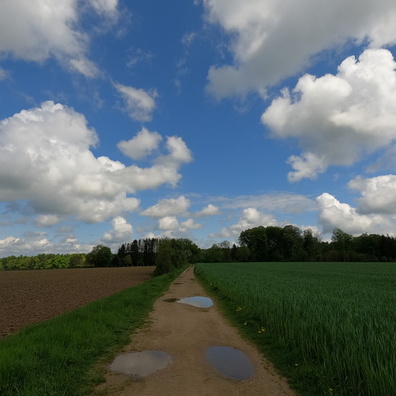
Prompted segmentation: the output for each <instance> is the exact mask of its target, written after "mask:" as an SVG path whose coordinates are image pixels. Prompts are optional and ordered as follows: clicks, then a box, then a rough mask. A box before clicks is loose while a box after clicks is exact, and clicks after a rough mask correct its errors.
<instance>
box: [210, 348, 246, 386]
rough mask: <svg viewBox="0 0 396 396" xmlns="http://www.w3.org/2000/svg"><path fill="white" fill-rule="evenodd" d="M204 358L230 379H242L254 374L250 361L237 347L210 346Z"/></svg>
mask: <svg viewBox="0 0 396 396" xmlns="http://www.w3.org/2000/svg"><path fill="white" fill-rule="evenodd" d="M206 359H207V360H208V362H209V363H210V364H211V365H212V366H213V367H214V368H215V369H216V370H217V371H219V372H220V373H221V374H222V375H224V376H225V377H228V378H230V379H234V380H239V381H242V380H246V379H248V378H250V377H252V376H253V374H254V368H253V365H252V363H251V362H250V360H249V359H248V357H247V356H246V355H245V354H244V353H243V352H242V351H240V350H239V349H235V348H231V347H225V346H212V347H209V348H208V349H207V351H206Z"/></svg>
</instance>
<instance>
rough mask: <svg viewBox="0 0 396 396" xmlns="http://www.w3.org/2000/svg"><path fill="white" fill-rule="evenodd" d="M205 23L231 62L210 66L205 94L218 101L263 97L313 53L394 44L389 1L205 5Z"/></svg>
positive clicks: (208, 0)
mask: <svg viewBox="0 0 396 396" xmlns="http://www.w3.org/2000/svg"><path fill="white" fill-rule="evenodd" d="M204 6H205V8H206V13H207V20H208V21H209V22H211V23H213V24H218V25H219V26H220V27H221V28H222V29H224V31H225V32H226V33H227V34H229V36H230V40H231V42H230V45H229V50H230V52H231V54H232V56H233V62H232V64H229V65H223V66H220V67H218V66H212V67H211V68H210V70H209V74H208V79H209V86H208V89H209V91H210V92H211V93H212V94H213V95H215V96H216V97H218V98H223V97H226V96H231V95H242V94H245V93H246V92H248V91H258V92H262V91H263V90H264V89H265V88H266V87H268V86H270V85H274V84H276V83H278V82H280V81H281V80H282V79H284V78H285V77H288V76H292V75H295V74H296V73H298V72H299V71H301V70H302V69H303V67H305V66H307V65H308V64H309V62H310V60H311V59H312V57H313V56H314V55H315V54H318V53H320V52H321V51H323V50H325V49H328V48H335V47H337V46H341V45H343V44H345V43H346V42H348V41H351V40H352V41H353V42H355V43H357V44H360V43H362V42H363V41H365V40H366V41H367V42H368V43H369V45H370V46H371V47H376V48H378V47H382V46H385V45H391V44H395V43H396V3H395V2H394V1H393V0H369V1H365V2H364V3H362V1H361V0H349V1H344V0H333V1H327V2H320V1H319V2H318V1H317V0H300V1H295V0H283V1H277V0H204Z"/></svg>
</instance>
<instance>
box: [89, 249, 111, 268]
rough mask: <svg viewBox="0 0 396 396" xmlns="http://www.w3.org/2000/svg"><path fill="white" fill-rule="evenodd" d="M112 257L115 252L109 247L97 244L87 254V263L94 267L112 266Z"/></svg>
mask: <svg viewBox="0 0 396 396" xmlns="http://www.w3.org/2000/svg"><path fill="white" fill-rule="evenodd" d="M112 258H113V253H112V252H111V250H110V248H109V247H107V246H103V245H97V246H95V247H94V248H93V249H92V251H91V252H90V253H88V254H87V263H88V264H89V265H91V266H93V267H107V266H110V264H111V261H112Z"/></svg>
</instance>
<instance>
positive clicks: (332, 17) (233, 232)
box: [0, 0, 396, 257]
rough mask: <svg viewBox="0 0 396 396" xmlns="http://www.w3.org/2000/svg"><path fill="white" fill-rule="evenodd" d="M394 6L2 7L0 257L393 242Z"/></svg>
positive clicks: (157, 0)
mask: <svg viewBox="0 0 396 396" xmlns="http://www.w3.org/2000/svg"><path fill="white" fill-rule="evenodd" d="M395 56H396V2H395V1H394V0H364V1H363V0H348V1H345V0H322V1H318V0H284V1H281V2H280V1H277V0H167V1H164V0H145V1H132V0H130V1H127V0H84V1H83V0H57V1H53V0H29V1H26V0H2V1H1V3H0V257H5V256H10V255H36V254H39V253H77V252H89V251H90V250H91V249H92V247H93V246H96V245H98V244H103V245H105V246H109V247H110V248H111V249H112V250H113V252H116V251H117V249H118V248H119V246H120V245H121V244H122V243H125V242H131V241H133V240H134V239H140V238H152V237H158V238H164V237H169V238H189V239H191V240H192V241H194V242H195V243H196V244H197V245H198V246H200V247H202V248H207V247H210V246H212V245H213V244H214V243H219V242H222V241H224V240H227V241H229V242H231V243H234V242H237V241H238V237H239V235H240V233H241V231H243V230H245V229H249V228H253V227H256V226H265V227H266V226H279V227H283V226H285V225H288V224H293V225H295V226H297V227H299V228H300V229H301V230H305V229H308V228H310V229H312V230H313V231H314V232H315V233H316V234H317V235H318V236H319V237H320V238H322V240H329V239H330V238H331V234H332V230H333V229H334V228H340V229H342V230H343V231H345V232H347V233H349V234H352V235H360V234H362V233H377V234H389V235H395V233H396V173H395V172H396V143H395V141H396V61H395Z"/></svg>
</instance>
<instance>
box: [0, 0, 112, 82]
mask: <svg viewBox="0 0 396 396" xmlns="http://www.w3.org/2000/svg"><path fill="white" fill-rule="evenodd" d="M89 4H90V5H91V6H92V7H93V9H94V10H95V11H96V13H97V14H99V15H101V16H105V17H109V16H110V15H111V17H112V18H114V15H115V14H116V12H117V5H118V2H117V1H116V0H90V2H89ZM83 10H84V7H82V6H81V3H80V1H78V0H58V1H56V2H53V1H51V0H30V1H29V2H26V1H24V0H3V1H2V8H1V13H0V54H1V55H3V56H4V55H5V56H7V55H8V56H10V57H12V58H15V59H22V60H26V61H33V62H43V61H45V60H46V59H48V58H51V57H55V58H56V59H57V60H58V61H59V62H60V63H61V64H63V65H64V66H65V67H68V68H71V69H73V70H75V71H78V72H79V73H82V74H84V75H85V76H87V77H94V76H96V75H97V73H98V69H97V67H96V66H95V65H94V64H93V63H92V62H91V61H89V60H88V58H87V52H88V47H89V38H88V36H87V35H86V34H85V33H84V32H83V31H82V30H80V29H79V20H80V16H81V13H82V12H83Z"/></svg>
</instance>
